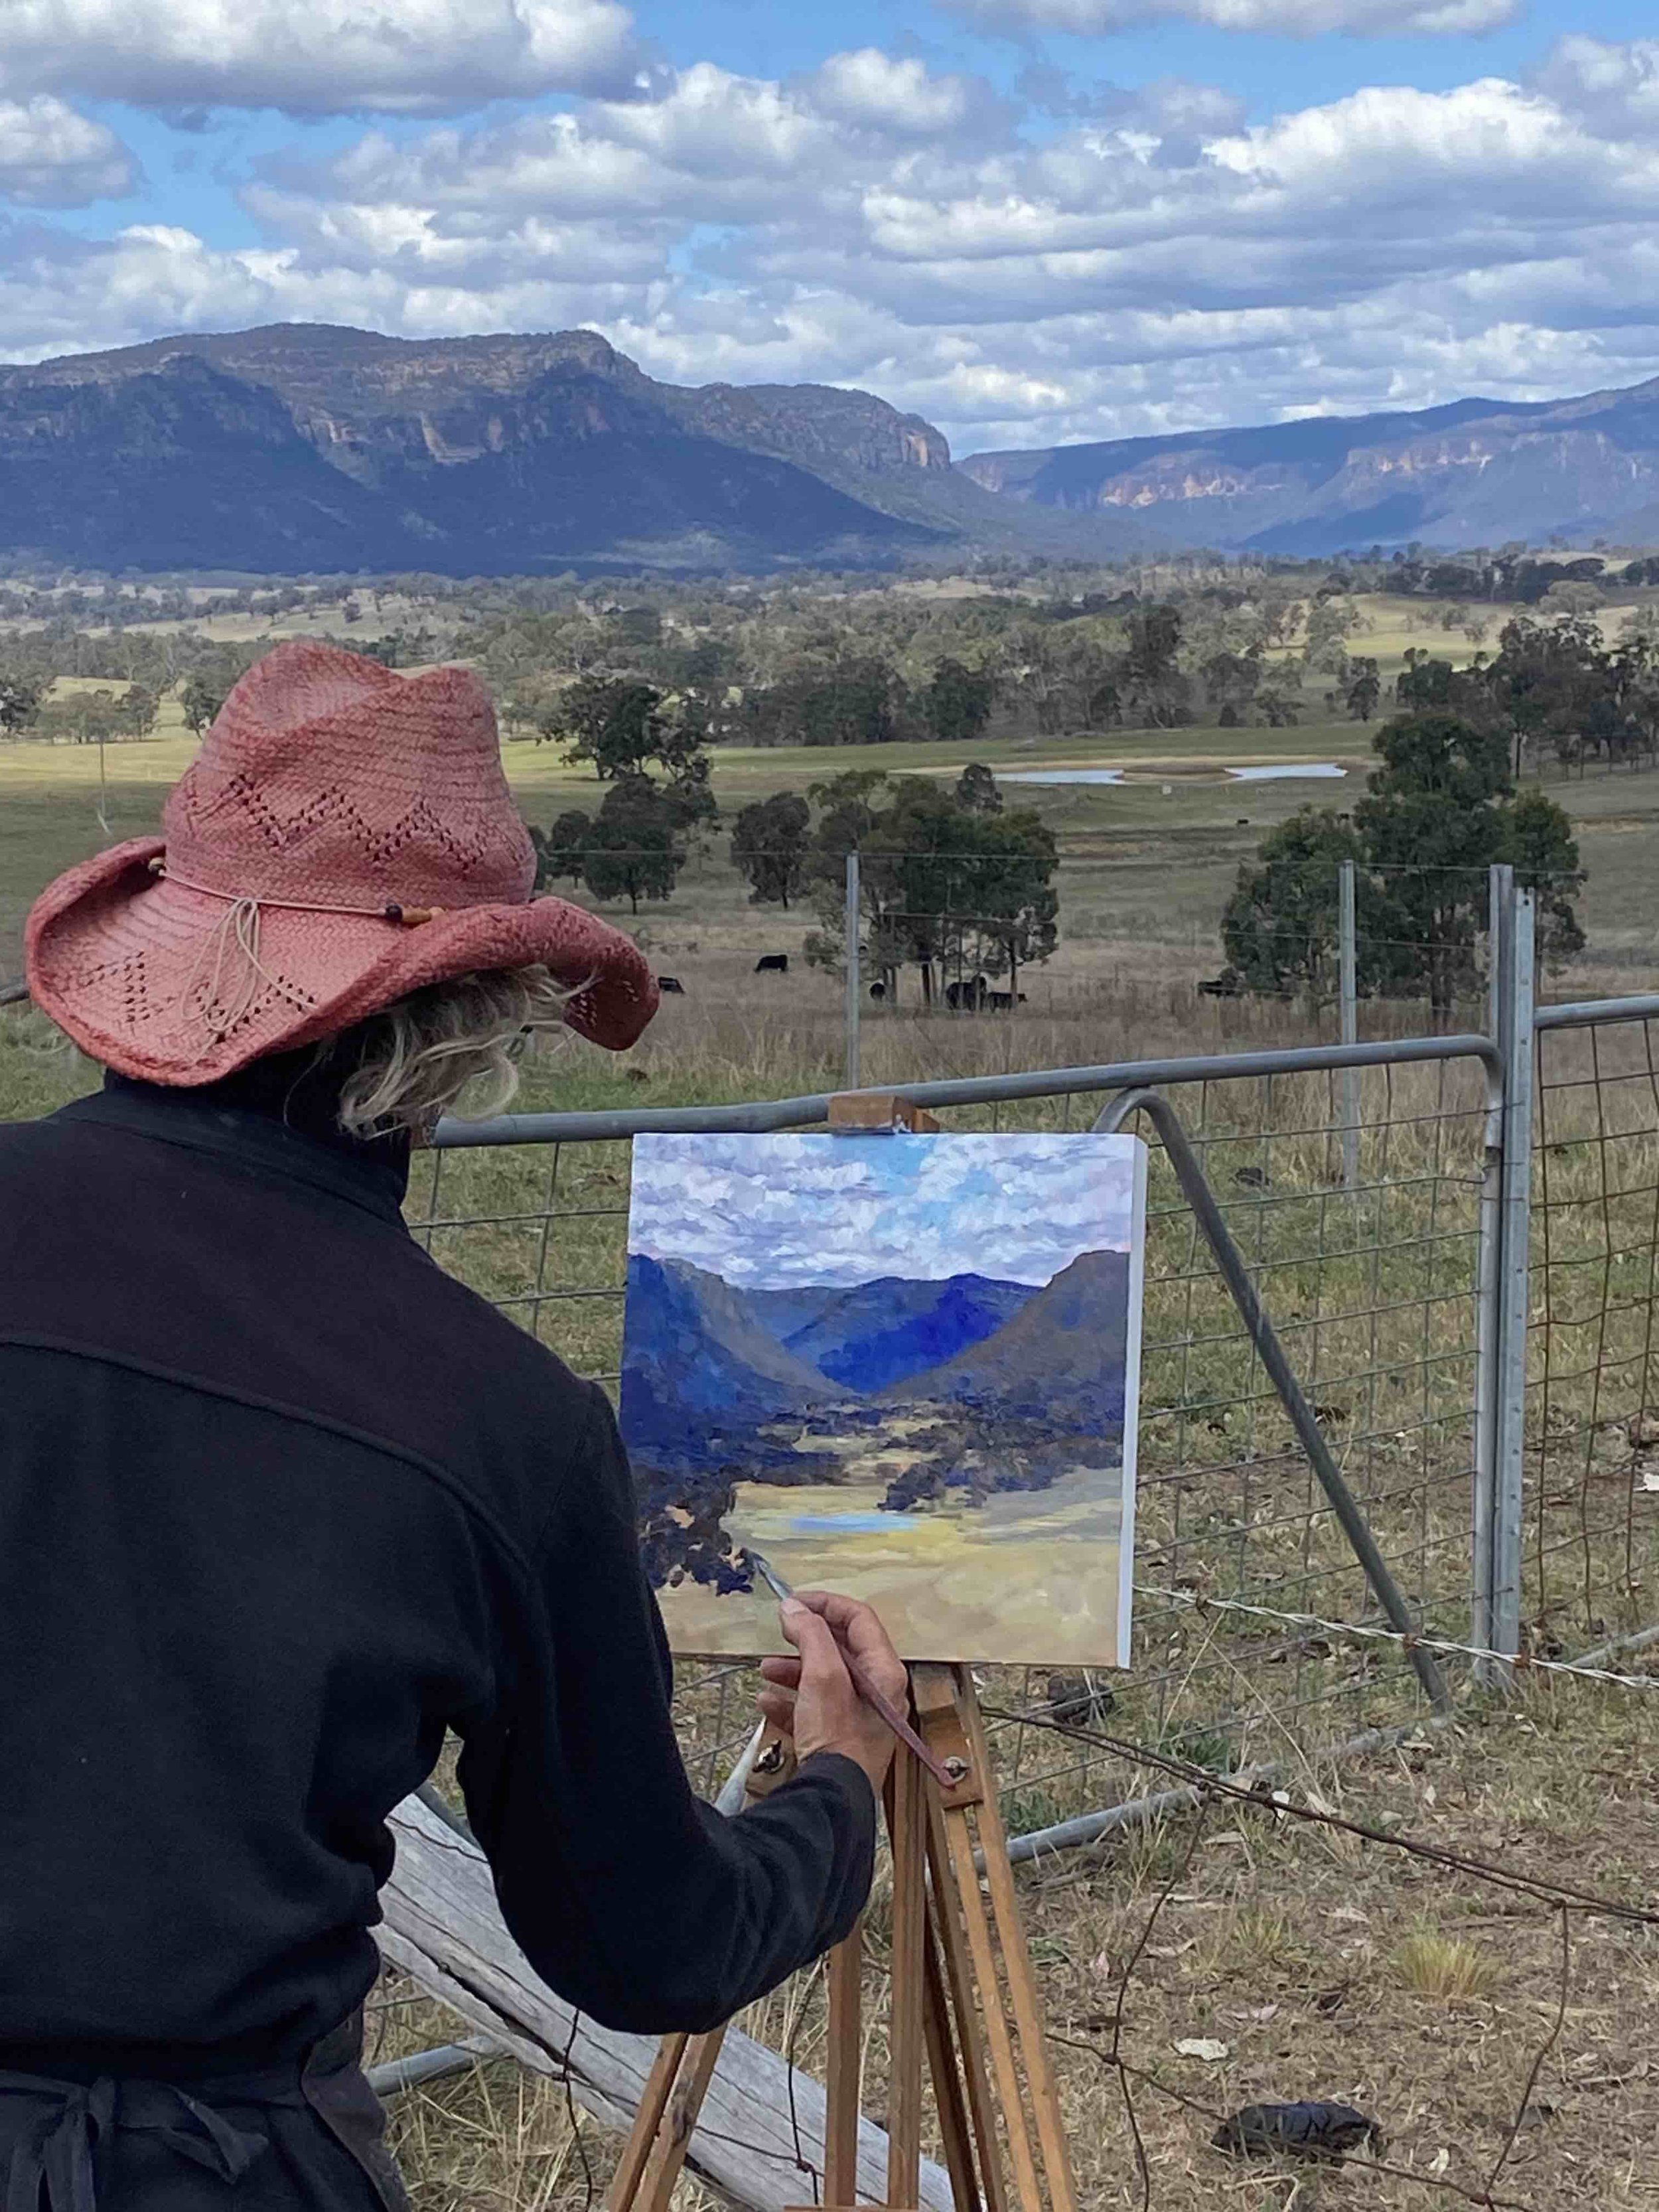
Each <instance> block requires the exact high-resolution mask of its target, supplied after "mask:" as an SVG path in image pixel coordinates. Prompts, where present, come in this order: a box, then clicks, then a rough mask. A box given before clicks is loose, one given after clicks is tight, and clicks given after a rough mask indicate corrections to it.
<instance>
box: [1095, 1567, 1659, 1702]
mask: <svg viewBox="0 0 1659 2212" xmlns="http://www.w3.org/2000/svg"><path fill="white" fill-rule="evenodd" d="M1134 1587H1135V1595H1137V1596H1138V1597H1152V1598H1158V1599H1159V1600H1161V1601H1164V1602H1165V1603H1168V1604H1170V1605H1176V1606H1180V1607H1183V1608H1184V1609H1186V1610H1187V1611H1189V1612H1194V1613H1208V1612H1216V1613H1249V1614H1251V1615H1253V1616H1254V1617H1255V1618H1256V1619H1257V1620H1272V1621H1277V1622H1281V1623H1283V1624H1284V1625H1285V1626H1287V1627H1291V1628H1313V1629H1318V1630H1320V1631H1322V1632H1323V1633H1324V1634H1326V1635H1329V1636H1348V1637H1352V1638H1356V1639H1357V1640H1358V1641H1361V1642H1364V1643H1367V1644H1398V1645H1399V1646H1400V1648H1401V1650H1404V1651H1434V1652H1438V1653H1443V1654H1444V1655H1445V1656H1448V1657H1451V1658H1462V1659H1484V1660H1491V1661H1494V1662H1497V1663H1498V1665H1499V1666H1503V1667H1511V1668H1514V1669H1515V1670H1516V1673H1517V1674H1521V1673H1525V1674H1534V1673H1537V1674H1569V1675H1572V1676H1574V1677H1576V1678H1577V1680H1580V1681H1583V1682H1601V1683H1604V1684H1607V1686H1610V1687H1612V1688H1614V1689H1620V1690H1659V1674H1618V1673H1615V1672H1614V1671H1613V1668H1607V1667H1583V1666H1575V1665H1574V1664H1573V1663H1572V1662H1571V1661H1570V1660H1566V1659H1543V1658H1540V1657H1539V1656H1537V1655H1536V1654H1535V1653H1533V1652H1529V1651H1494V1650H1489V1649H1487V1648H1486V1646H1485V1645H1483V1644H1455V1643H1453V1642H1451V1641H1450V1640H1449V1638H1445V1637H1439V1636H1425V1635H1421V1634H1419V1633H1418V1632H1415V1631H1409V1630H1401V1629H1397V1628H1371V1627H1367V1626H1362V1625H1361V1624H1360V1623H1359V1622H1358V1621H1344V1620H1325V1619H1324V1618H1323V1617H1322V1615H1321V1614H1319V1613H1285V1612H1281V1611H1280V1610H1279V1608H1278V1607H1275V1606H1271V1605H1255V1604H1251V1603H1249V1601H1247V1600H1245V1599H1243V1598H1235V1597H1208V1596H1206V1595H1204V1594H1203V1593H1202V1592H1200V1591H1194V1590H1172V1589H1158V1587H1157V1586H1156V1585H1155V1584H1152V1583H1136V1584H1135V1586H1134Z"/></svg>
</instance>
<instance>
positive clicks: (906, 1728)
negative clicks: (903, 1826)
mask: <svg viewBox="0 0 1659 2212" xmlns="http://www.w3.org/2000/svg"><path fill="white" fill-rule="evenodd" d="M744 1559H747V1560H748V1562H749V1564H750V1566H751V1567H753V1568H754V1570H755V1571H756V1573H757V1575H758V1576H759V1577H760V1578H761V1580H762V1581H763V1583H765V1584H766V1587H767V1588H768V1589H769V1590H770V1591H771V1593H772V1595H773V1596H774V1597H775V1598H776V1599H777V1600H778V1601H779V1602H780V1604H781V1602H782V1601H783V1600H784V1599H785V1598H790V1597H793V1595H795V1593H794V1591H793V1589H790V1587H789V1585H788V1583H787V1582H785V1580H784V1579H783V1577H782V1576H781V1574H780V1573H779V1572H778V1571H777V1569H776V1568H775V1566H774V1565H772V1563H771V1561H770V1560H769V1559H768V1558H767V1557H766V1555H765V1553H763V1552H757V1551H756V1550H755V1549H754V1548H753V1547H752V1546H749V1547H745V1548H744ZM837 1644H839V1648H840V1650H841V1656H842V1665H843V1666H844V1667H845V1668H846V1669H847V1671H848V1674H850V1675H851V1676H852V1678H853V1686H854V1688H855V1689H856V1690H857V1692H858V1693H859V1695H860V1697H861V1698H862V1699H864V1702H865V1704H866V1705H868V1706H869V1707H870V1709H871V1711H872V1712H875V1713H877V1714H878V1715H879V1716H880V1717H881V1718H882V1719H883V1720H884V1721H885V1722H886V1723H887V1725H888V1727H889V1728H890V1729H891V1730H892V1731H893V1734H894V1735H896V1737H897V1738H898V1740H899V1741H900V1742H901V1743H902V1745H903V1746H904V1747H905V1749H906V1750H907V1751H908V1752H911V1753H914V1754H915V1757H916V1758H917V1759H920V1760H921V1763H922V1765H924V1766H925V1767H926V1768H927V1771H928V1772H929V1773H930V1774H931V1775H932V1776H933V1779H934V1781H935V1782H937V1783H938V1784H939V1788H940V1789H941V1790H956V1789H958V1788H960V1786H961V1784H962V1782H963V1776H962V1775H960V1774H956V1773H953V1772H952V1771H951V1769H950V1768H949V1767H948V1766H947V1765H945V1761H944V1760H943V1759H937V1758H935V1757H934V1755H933V1753H932V1752H931V1751H929V1750H928V1748H927V1745H926V1744H925V1743H924V1742H923V1741H922V1740H921V1737H920V1736H919V1735H917V1734H916V1732H915V1729H913V1728H912V1727H911V1725H910V1723H909V1722H908V1720H906V1718H905V1717H904V1715H903V1714H902V1712H901V1711H899V1709H898V1707H897V1706H896V1705H895V1704H894V1703H893V1701H892V1699H890V1698H889V1697H886V1696H884V1694H883V1692H881V1691H880V1690H878V1688H877V1687H876V1686H875V1684H874V1683H873V1682H872V1680H870V1677H869V1675H868V1674H866V1672H865V1670H864V1667H863V1664H862V1662H860V1660H859V1659H857V1658H856V1657H855V1656H854V1654H853V1653H852V1652H850V1651H849V1650H848V1649H847V1647H846V1645H845V1644H840V1639H839V1638H837Z"/></svg>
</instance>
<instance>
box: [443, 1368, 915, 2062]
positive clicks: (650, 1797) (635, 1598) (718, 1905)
mask: <svg viewBox="0 0 1659 2212" xmlns="http://www.w3.org/2000/svg"><path fill="white" fill-rule="evenodd" d="M590 1389H591V1403H590V1405H589V1407H588V1419H587V1424H586V1431H585V1432H584V1434H583V1436H582V1437H581V1439H580V1443H579V1445H578V1447H577V1449H575V1450H574V1452H573V1454H572V1455H571V1458H570V1460H569V1462H567V1469H566V1473H565V1475H564V1478H563V1480H562V1490H561V1495H560V1497H559V1498H558V1499H557V1500H556V1503H555V1505H554V1509H553V1515H552V1519H551V1522H550V1525H549V1527H548V1528H547V1529H546V1530H545V1532H544V1535H543V1538H542V1541H541V1542H540V1544H539V1546H538V1552H537V1554H536V1556H535V1557H534V1559H533V1560H532V1587H531V1589H530V1590H529V1591H528V1593H527V1595H526V1601H525V1604H524V1607H523V1617H522V1618H521V1619H519V1620H516V1621H514V1622H513V1624H512V1633H511V1634H510V1637H509V1638H508V1643H507V1649H506V1650H504V1651H503V1653H502V1657H501V1669H502V1680H503V1685H504V1686H503V1690H502V1693H501V1699H500V1701H499V1704H498V1708H497V1710H496V1711H495V1712H494V1713H492V1714H491V1715H490V1716H489V1717H488V1718H487V1719H483V1720H481V1721H480V1722H479V1723H478V1724H477V1725H474V1726H471V1727H469V1728H468V1729H467V1731H466V1737H465V1743H464V1747H463V1749H462V1753H461V1759H460V1767H459V1778H460V1783H461V1787H462V1790H463V1792H464V1794H465V1798H466V1804H467V1811H468V1814H469V1817H470V1819H471V1823H472V1827H473V1832H474V1833H475V1834H476V1835H477V1838H478V1841H479V1843H480V1844H482V1845H483V1850H484V1851H485V1852H486V1854H487V1855H488V1857H489V1863H490V1866H491V1869H492V1871H493V1873H494V1875H495V1891H496V1895H497V1897H498V1899H499V1900H500V1903H501V1912H502V1915H503V1917H504V1918H505V1919H506V1922H507V1926H508V1927H509V1929H511V1930H512V1932H513V1936H514V1938H515V1940H516V1941H517V1942H518V1943H519V1945H520V1948H522V1949H523V1951H524V1953H525V1954H526V1957H527V1958H528V1959H529V1960H530V1962H531V1964H532V1966H534V1967H535V1969H536V1971H537V1972H538V1973H539V1974H540V1975H541V1976H542V1978H543V1979H544V1981H546V1982H548V1983H549V1984H550V1985H551V1986H552V1987H553V1988H554V1989H556V1990H557V1991H558V1992H559V1993H560V1995H561V1996H564V1997H566V1998H567V1999H568V2000H569V2001H570V2002H572V2003H574V2004H575V2005H577V2006H579V2007H580V2009H581V2010H582V2011H583V2012H585V2013H586V2014H588V2015H590V2016H591V2017H592V2019H594V2020H596V2021H599V2023H600V2024H601V2025H602V2026H604V2027H614V2028H623V2029H629V2030H632V2031H634V2032H635V2033H649V2034H663V2033H669V2032H671V2031H674V2030H690V2031H693V2032H700V2031H702V2030H705V2029H708V2028H712V2027H718V2026H719V2025H720V2023H721V2022H722V2021H726V2020H728V2019H730V2017H731V2016H732V2014H733V2013H735V2012H737V2011H738V2010H740V2009H741V2008H742V2007H743V2006H744V2005H745V2004H748V2003H750V2002H752V2001H753V2000H754V1999H755V1998H757V1997H758V1996H764V1995H765V1993H766V1992H767V1991H768V1990H770V1989H773V1988H775V1986H776V1984H778V1983H779V1982H781V1981H782V1980H783V1979H784V1978H786V1977H787V1975H789V1974H791V1973H793V1972H794V1971H795V1970H796V1968H797V1967H799V1966H805V1964H806V1963H807V1961H808V1960H811V1959H814V1958H816V1957H817V1956H818V1954H820V1953H821V1952H823V1951H824V1950H826V1949H827V1948H829V1946H830V1945H831V1944H833V1943H836V1942H840V1941H841V1939H842V1937H843V1936H846V1935H847V1934H848V1932H849V1931H850V1929H851V1928H852V1926H853V1923H854V1920H855V1919H856V1918H857V1917H858V1914H859V1912H860V1911H861V1909H862V1907H863V1905H864V1902H865V1899H866V1896H867V1895H868V1893H869V1888H870V1881H871V1875H872V1869H873V1865H874V1856H875V1825H876V1824H875V1799H874V1793H873V1792H872V1790H871V1788H870V1784H869V1781H868V1778H866V1775H865V1773H864V1771H863V1769H862V1768H861V1767H860V1766H858V1765H855V1764H854V1762H853V1761H851V1760H850V1759H842V1758H839V1757H837V1756H836V1755H834V1754H830V1753H820V1754H819V1755H817V1756H816V1757H814V1758H811V1759H806V1760H805V1761H804V1762H803V1764H802V1765H801V1767H800V1768H799V1771H798V1773H797V1775H796V1777H795V1778H794V1779H793V1781H791V1782H789V1783H787V1784H785V1786H784V1787H782V1788H781V1789H780V1790H775V1791H774V1793H773V1794H772V1796H770V1797H769V1798H768V1799H767V1800H766V1801H765V1802H763V1803H762V1804H760V1805H757V1806H755V1807H753V1808H750V1810H748V1811H746V1812H744V1813H742V1814H739V1815H738V1817H737V1818H736V1819H735V1820H726V1819H724V1818H722V1816H721V1815H720V1814H718V1813H716V1812H715V1811H714V1808H713V1807H712V1806H709V1805H705V1804H703V1803H702V1802H699V1800H698V1799H697V1798H696V1796H694V1795H693V1794H692V1791H691V1788H690V1784H689V1782H688V1781H687V1779H686V1775H685V1770H684V1765H683V1763H682V1761H681V1759H680V1754H679V1751H678V1746H677V1745H676V1742H675V1739H674V1732H673V1727H672V1723H671V1715H670V1697H671V1688H672V1677H671V1667H670V1662H669V1656H668V1645H667V1639H666V1638H665V1635H664V1633H663V1626H662V1620H661V1616H660V1614H659V1612H658V1609H657V1604H656V1600H655V1598H654V1597H653V1594H652V1592H651V1590H650V1589H649V1587H648V1585H647V1581H646V1577H645V1572H644V1569H643V1566H642V1565H641V1558H640V1550H639V1542H638V1539H637V1536H636V1534H635V1516H634V1491H633V1484H632V1480H631V1478H630V1475H629V1468H628V1462H627V1457H626V1455H625V1454H624V1452H623V1446H622V1441H621V1438H620V1437H619V1436H618V1435H617V1427H616V1423H615V1420H614V1419H613V1418H612V1415H611V1407H610V1404H609V1401H607V1400H606V1398H605V1395H604V1393H603V1392H602V1391H600V1390H599V1389H597V1388H594V1387H592V1386H590Z"/></svg>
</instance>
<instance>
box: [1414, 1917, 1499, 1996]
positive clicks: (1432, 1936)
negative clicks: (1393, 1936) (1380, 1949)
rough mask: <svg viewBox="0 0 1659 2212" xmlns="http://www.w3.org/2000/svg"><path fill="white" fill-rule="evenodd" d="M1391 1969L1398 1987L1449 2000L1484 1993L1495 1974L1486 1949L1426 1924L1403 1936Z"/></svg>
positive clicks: (1491, 1984) (1490, 1957)
mask: <svg viewBox="0 0 1659 2212" xmlns="http://www.w3.org/2000/svg"><path fill="white" fill-rule="evenodd" d="M1394 1971H1395V1974H1396V1975H1397V1976H1398V1977H1399V1980H1400V1984H1401V1988H1402V1989H1407V1990H1410V1991H1411V1992H1412V1994H1413V1996H1419V1997H1443V1998H1445V1999H1446V2000H1447V2001H1448V2002H1467V2001H1468V1999H1469V1998H1470V1997H1483V1996H1487V1995H1489V1994H1490V1992H1491V1991H1492V1989H1493V1987H1494V1986H1495V1984H1497V1982H1498V1978H1499V1969H1498V1960H1496V1959H1495V1958H1493V1957H1492V1954H1491V1953H1490V1952H1489V1951H1483V1950H1481V1949H1480V1948H1479V1946H1478V1945H1476V1944H1474V1943H1466V1942H1463V1941H1462V1938H1461V1937H1460V1936H1443V1935H1441V1934H1439V1933H1438V1932H1437V1930H1435V1929H1428V1928H1425V1929H1422V1930H1420V1931H1419V1933H1418V1934H1417V1935H1415V1936H1407V1938H1406V1940H1405V1942H1403V1943H1402V1944H1401V1946H1400V1948H1399V1949H1398V1950H1397V1951H1396V1952H1395V1954H1394Z"/></svg>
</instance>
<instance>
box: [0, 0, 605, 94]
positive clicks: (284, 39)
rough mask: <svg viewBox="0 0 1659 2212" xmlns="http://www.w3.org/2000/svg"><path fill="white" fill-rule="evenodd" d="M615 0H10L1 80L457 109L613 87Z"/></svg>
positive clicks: (41, 87) (20, 86) (40, 86)
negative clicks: (147, 0)
mask: <svg viewBox="0 0 1659 2212" xmlns="http://www.w3.org/2000/svg"><path fill="white" fill-rule="evenodd" d="M638 66H639V57H638V53H637V51H636V48H635V41H634V37H633V28H632V18H631V16H630V15H629V11H628V9H626V8H625V7H623V6H622V5H620V4H618V0H161V4H159V5H154V6H144V5H142V4H137V0H4V6H3V10H0V92H5V93H15V92H18V91H20V90H21V91H24V92H31V91H50V92H67V93H81V94H90V95H92V96H94V97H97V98H102V99H109V100H129V101H131V102H132V103H134V104H135V105H137V106H151V107H159V108H163V109H167V108H183V109H187V108H191V107H216V106H232V107H278V108H283V109H286V110H287V111H288V112H290V113H292V114H296V115H324V114H341V113H351V112H358V111H375V112H381V113H386V114H414V115H440V114H453V113H459V112H461V111H463V110H465V109H466V108H468V107H473V106H478V105H479V104H480V103H481V102H483V101H485V100H501V99H513V100H522V99H525V98H527V97H530V96H532V95H534V94H538V93H544V92H550V91H578V92H622V91H623V90H625V89H626V88H628V86H629V83H630V82H631V81H632V78H633V76H634V73H635V70H637V68H638Z"/></svg>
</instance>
